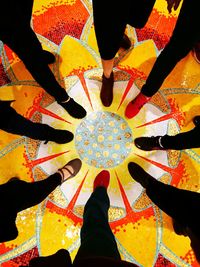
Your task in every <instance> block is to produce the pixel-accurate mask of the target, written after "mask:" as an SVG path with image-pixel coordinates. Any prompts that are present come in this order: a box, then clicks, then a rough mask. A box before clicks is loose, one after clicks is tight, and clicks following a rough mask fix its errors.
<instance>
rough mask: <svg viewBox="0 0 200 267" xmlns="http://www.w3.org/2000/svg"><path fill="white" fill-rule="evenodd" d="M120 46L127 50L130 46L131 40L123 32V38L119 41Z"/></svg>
mask: <svg viewBox="0 0 200 267" xmlns="http://www.w3.org/2000/svg"><path fill="white" fill-rule="evenodd" d="M120 47H121V48H123V49H125V50H128V49H129V48H130V47H131V41H130V39H129V38H128V36H127V35H126V34H124V36H123V39H122V41H121V43H120Z"/></svg>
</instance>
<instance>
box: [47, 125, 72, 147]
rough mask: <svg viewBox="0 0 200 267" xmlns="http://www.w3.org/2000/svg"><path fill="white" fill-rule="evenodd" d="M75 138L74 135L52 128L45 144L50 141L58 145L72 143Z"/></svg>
mask: <svg viewBox="0 0 200 267" xmlns="http://www.w3.org/2000/svg"><path fill="white" fill-rule="evenodd" d="M73 138H74V135H73V133H71V132H69V131H67V130H57V129H53V128H52V129H49V131H48V132H47V136H46V140H45V144H47V142H48V141H52V142H55V143H57V144H65V143H69V142H71V141H72V140H73Z"/></svg>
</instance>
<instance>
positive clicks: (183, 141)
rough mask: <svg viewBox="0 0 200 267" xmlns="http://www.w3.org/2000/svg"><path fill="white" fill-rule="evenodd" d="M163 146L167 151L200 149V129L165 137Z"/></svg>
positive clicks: (162, 141)
mask: <svg viewBox="0 0 200 267" xmlns="http://www.w3.org/2000/svg"><path fill="white" fill-rule="evenodd" d="M161 144H162V146H163V147H164V148H166V149H174V150H182V149H189V148H198V147H200V127H195V128H194V129H193V130H191V131H188V132H184V133H180V134H177V135H175V136H169V135H164V136H163V137H162V138H161Z"/></svg>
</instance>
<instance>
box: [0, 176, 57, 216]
mask: <svg viewBox="0 0 200 267" xmlns="http://www.w3.org/2000/svg"><path fill="white" fill-rule="evenodd" d="M60 184H61V175H60V174H59V173H55V174H53V175H50V176H49V177H47V178H46V179H44V180H41V181H38V182H33V183H28V182H25V181H22V180H18V179H16V180H12V181H10V182H7V183H6V184H3V185H1V186H0V192H1V196H0V198H1V200H2V199H3V198H4V200H5V202H4V205H5V206H8V207H9V210H13V211H16V212H19V211H22V210H25V209H27V208H30V207H32V206H35V205H37V204H39V203H40V202H42V201H43V200H44V199H45V198H46V197H47V196H48V195H49V194H50V193H51V192H52V191H53V190H54V189H55V188H56V187H57V186H58V185H60ZM8 212H9V211H8Z"/></svg>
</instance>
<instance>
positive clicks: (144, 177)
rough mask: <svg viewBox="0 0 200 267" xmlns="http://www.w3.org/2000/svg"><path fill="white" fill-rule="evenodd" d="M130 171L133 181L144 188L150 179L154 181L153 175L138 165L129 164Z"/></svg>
mask: <svg viewBox="0 0 200 267" xmlns="http://www.w3.org/2000/svg"><path fill="white" fill-rule="evenodd" d="M128 170H129V173H130V175H131V176H132V177H133V179H134V180H135V181H136V182H138V183H140V184H141V185H142V186H143V187H144V188H146V187H147V186H148V184H149V179H154V178H153V177H152V176H151V175H149V174H148V173H147V172H145V171H144V170H143V168H142V167H140V166H139V165H138V164H136V163H134V162H129V164H128Z"/></svg>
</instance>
